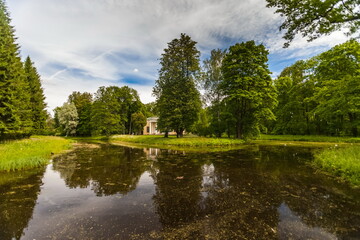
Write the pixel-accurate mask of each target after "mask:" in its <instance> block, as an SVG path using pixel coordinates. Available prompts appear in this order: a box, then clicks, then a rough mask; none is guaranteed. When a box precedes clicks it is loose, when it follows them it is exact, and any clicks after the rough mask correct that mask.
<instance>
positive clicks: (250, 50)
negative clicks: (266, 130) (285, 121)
mask: <svg viewBox="0 0 360 240" xmlns="http://www.w3.org/2000/svg"><path fill="white" fill-rule="evenodd" d="M267 55H268V51H267V50H266V49H265V47H264V46H263V45H256V44H255V42H254V41H249V42H246V43H238V44H235V45H234V46H231V47H230V49H229V52H228V53H227V54H226V56H225V58H224V60H223V64H222V68H221V69H222V74H223V78H224V80H223V81H222V82H221V85H220V87H221V90H222V91H223V94H224V101H225V104H226V106H227V107H228V109H229V112H231V115H232V118H233V119H234V120H235V122H236V126H235V127H236V137H237V138H252V137H255V136H257V135H258V134H259V132H260V128H261V127H262V125H263V121H265V120H272V119H275V116H274V114H273V112H272V109H273V108H274V107H275V105H276V92H275V88H274V86H273V83H272V80H271V77H270V71H269V69H268V66H267V60H268V59H267Z"/></svg>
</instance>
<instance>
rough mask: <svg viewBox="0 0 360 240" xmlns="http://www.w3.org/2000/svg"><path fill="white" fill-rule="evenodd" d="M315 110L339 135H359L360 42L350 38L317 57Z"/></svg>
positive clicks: (333, 132) (334, 132)
mask: <svg viewBox="0 0 360 240" xmlns="http://www.w3.org/2000/svg"><path fill="white" fill-rule="evenodd" d="M314 60H315V61H316V65H315V67H314V80H315V81H316V89H315V90H316V91H315V94H314V100H315V101H316V102H317V103H318V105H317V107H316V108H315V109H314V110H313V113H314V114H316V115H318V116H319V117H320V118H322V119H324V120H326V123H327V125H328V131H330V133H331V134H336V135H353V136H354V137H356V136H358V134H359V126H360V44H359V42H357V41H355V40H350V41H348V42H346V43H343V44H341V45H337V46H335V47H334V48H332V49H330V50H329V51H326V52H324V53H322V54H320V55H319V56H317V57H315V59H314Z"/></svg>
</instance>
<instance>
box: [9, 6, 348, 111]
mask: <svg viewBox="0 0 360 240" xmlns="http://www.w3.org/2000/svg"><path fill="white" fill-rule="evenodd" d="M7 5H8V9H9V11H10V15H11V18H12V25H13V26H14V27H15V30H16V36H17V37H18V40H17V41H18V43H19V45H20V46H21V55H22V57H23V58H25V57H26V56H27V55H30V57H31V58H32V60H33V61H34V62H35V66H36V67H37V69H38V71H39V73H40V75H41V77H42V84H43V88H44V92H45V96H46V101H47V103H48V109H49V111H50V110H52V109H54V108H55V107H56V106H61V105H62V104H63V102H65V101H66V100H67V96H68V95H69V94H71V92H73V91H81V92H84V91H87V92H91V93H94V92H95V91H96V90H97V89H98V87H100V86H110V85H117V86H124V85H128V86H130V87H132V88H134V89H136V90H137V91H138V92H139V95H140V98H141V100H142V101H143V102H144V103H147V102H150V101H153V100H154V98H153V97H152V95H151V92H152V87H153V86H154V82H155V80H156V78H157V72H158V69H159V68H160V66H159V58H160V56H161V53H162V52H163V49H164V48H166V47H167V43H168V42H170V41H171V40H172V39H174V38H177V37H179V36H180V33H186V34H188V35H190V36H191V37H192V39H193V40H195V41H197V42H198V45H197V47H198V49H199V50H200V51H201V59H202V60H203V59H204V58H206V57H208V55H209V53H210V51H211V50H212V49H215V48H221V49H227V48H228V47H229V46H231V45H233V44H235V43H237V42H242V41H249V40H255V41H256V42H257V43H262V44H264V45H265V46H266V47H267V48H268V49H269V51H270V55H269V68H270V70H271V71H272V72H273V77H275V76H276V75H277V74H279V73H280V72H281V70H282V69H283V68H284V67H286V66H289V65H291V64H292V63H294V62H295V61H296V60H299V59H307V58H309V57H312V56H314V55H316V54H318V53H320V52H322V51H325V50H327V49H329V48H331V47H333V46H334V45H336V44H339V43H342V42H345V41H346V40H347V38H346V37H345V36H344V34H342V33H341V32H336V33H333V34H331V35H330V36H325V37H321V38H320V39H317V40H316V41H313V42H311V43H308V42H307V41H306V39H303V38H301V37H300V36H298V37H297V38H296V39H295V40H294V42H293V43H292V45H291V46H290V48H288V49H283V48H282V46H283V43H284V41H283V40H282V38H281V37H282V33H280V32H279V31H278V28H279V26H280V24H281V22H282V19H281V17H280V16H279V15H276V14H274V9H268V8H266V7H265V5H266V1H265V0H243V1H238V0H226V1H221V0H177V1H171V0H61V1H59V0H11V1H10V0H8V1H7Z"/></svg>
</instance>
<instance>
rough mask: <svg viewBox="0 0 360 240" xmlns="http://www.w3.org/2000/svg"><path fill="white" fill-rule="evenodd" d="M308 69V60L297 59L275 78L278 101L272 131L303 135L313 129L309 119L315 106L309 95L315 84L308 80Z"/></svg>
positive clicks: (312, 91)
mask: <svg viewBox="0 0 360 240" xmlns="http://www.w3.org/2000/svg"><path fill="white" fill-rule="evenodd" d="M309 69H310V65H309V63H308V62H305V61H297V62H296V63H294V64H293V65H292V66H290V67H287V68H285V69H284V70H283V71H282V72H281V74H280V76H279V78H278V79H276V80H275V87H276V89H277V91H278V102H279V103H278V106H277V108H276V109H275V110H274V112H275V115H276V118H277V121H276V124H275V126H273V132H274V133H276V134H299V135H304V134H310V133H313V132H314V131H315V128H316V126H315V123H314V121H312V120H311V119H312V113H311V111H312V110H313V109H314V107H315V106H314V103H313V102H312V101H311V97H312V96H313V95H314V88H315V86H314V82H313V81H310V80H309V79H310V76H309ZM318 134H320V132H318Z"/></svg>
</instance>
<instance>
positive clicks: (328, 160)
mask: <svg viewBox="0 0 360 240" xmlns="http://www.w3.org/2000/svg"><path fill="white" fill-rule="evenodd" d="M314 165H315V166H317V167H320V168H321V169H323V170H325V171H326V172H329V173H331V174H333V175H335V176H338V177H340V178H342V179H344V180H347V181H349V182H350V183H352V184H353V185H357V186H360V146H351V147H347V148H330V149H327V150H324V151H321V152H319V153H317V154H315V160H314Z"/></svg>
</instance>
